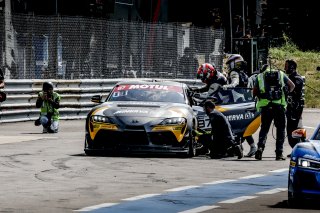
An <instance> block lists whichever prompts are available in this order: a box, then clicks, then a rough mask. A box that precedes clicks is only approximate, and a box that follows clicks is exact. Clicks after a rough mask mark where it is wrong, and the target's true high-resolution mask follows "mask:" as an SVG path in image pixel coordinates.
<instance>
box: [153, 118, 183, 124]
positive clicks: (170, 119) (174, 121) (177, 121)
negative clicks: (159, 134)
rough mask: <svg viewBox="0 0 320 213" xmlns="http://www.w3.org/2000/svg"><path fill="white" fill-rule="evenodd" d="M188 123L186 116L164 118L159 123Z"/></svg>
mask: <svg viewBox="0 0 320 213" xmlns="http://www.w3.org/2000/svg"><path fill="white" fill-rule="evenodd" d="M185 123H187V119H185V118H167V119H164V120H163V121H162V122H161V123H160V124H159V125H183V124H185Z"/></svg>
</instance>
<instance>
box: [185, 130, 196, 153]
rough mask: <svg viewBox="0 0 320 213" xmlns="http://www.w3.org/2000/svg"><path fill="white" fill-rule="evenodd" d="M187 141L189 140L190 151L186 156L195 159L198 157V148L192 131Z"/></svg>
mask: <svg viewBox="0 0 320 213" xmlns="http://www.w3.org/2000/svg"><path fill="white" fill-rule="evenodd" d="M187 140H188V151H187V154H186V156H187V157H188V158H192V157H195V156H196V155H197V148H196V144H195V139H194V136H193V134H192V131H190V132H189V137H188V139H187Z"/></svg>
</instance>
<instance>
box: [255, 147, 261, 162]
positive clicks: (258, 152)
mask: <svg viewBox="0 0 320 213" xmlns="http://www.w3.org/2000/svg"><path fill="white" fill-rule="evenodd" d="M262 152H263V148H262V147H259V148H258V150H257V151H256V153H255V155H254V157H255V159H257V160H262Z"/></svg>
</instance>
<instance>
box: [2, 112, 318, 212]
mask: <svg viewBox="0 0 320 213" xmlns="http://www.w3.org/2000/svg"><path fill="white" fill-rule="evenodd" d="M317 117H319V112H318V111H311V110H309V111H308V110H306V111H305V113H304V122H303V123H304V125H305V126H307V127H310V128H308V129H307V131H308V133H309V134H311V132H312V127H315V126H316V124H317V122H318V121H317V119H314V118H317ZM84 123H85V122H84V121H83V120H77V121H61V124H60V130H61V131H60V132H59V133H58V134H42V133H41V129H40V128H39V127H35V126H33V122H22V123H13V124H1V127H0V131H1V134H0V135H1V136H0V141H1V143H0V179H1V196H0V212H74V211H86V210H91V211H92V212H212V211H214V212H248V211H250V212H270V211H272V212H286V211H287V212H289V211H290V212H301V211H305V210H304V209H290V208H288V206H286V199H287V195H286V193H287V192H286V191H285V190H286V187H287V171H286V169H287V168H288V164H289V160H286V161H275V160H274V158H275V155H274V149H275V141H274V139H273V137H272V128H271V129H270V134H269V137H268V142H267V147H266V150H265V152H264V153H263V160H262V161H256V160H255V159H254V158H243V159H241V160H237V159H236V157H234V158H227V159H220V160H212V159H209V158H206V157H205V156H199V157H195V158H192V159H181V158H177V157H173V156H147V155H142V156H103V157H88V156H85V155H84V153H83V143H84V140H83V138H84ZM274 131H275V130H274ZM256 138H257V134H256V135H255V139H256ZM244 147H245V152H247V151H248V149H249V148H248V146H247V144H246V143H245V144H244ZM289 152H290V147H289V146H288V144H287V142H286V144H285V154H288V153H289ZM270 171H276V172H270ZM262 192H265V193H266V192H269V193H271V194H263V193H262ZM259 193H260V194H259ZM261 193H262V194H261ZM114 204H116V205H114ZM106 206H109V207H106ZM218 206H219V207H218ZM90 208H91V209H90ZM151 210H152V211H151ZM166 210H167V211H166ZM309 211H312V210H310V209H308V212H309ZM314 211H316V210H314ZM317 211H319V209H318V210H317Z"/></svg>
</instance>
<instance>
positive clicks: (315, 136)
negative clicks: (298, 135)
mask: <svg viewBox="0 0 320 213" xmlns="http://www.w3.org/2000/svg"><path fill="white" fill-rule="evenodd" d="M313 140H320V128H318V132H317V133H316V134H314V138H313Z"/></svg>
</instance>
